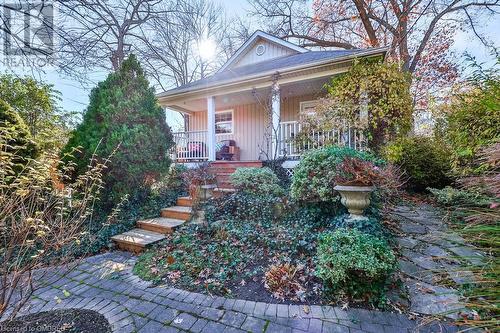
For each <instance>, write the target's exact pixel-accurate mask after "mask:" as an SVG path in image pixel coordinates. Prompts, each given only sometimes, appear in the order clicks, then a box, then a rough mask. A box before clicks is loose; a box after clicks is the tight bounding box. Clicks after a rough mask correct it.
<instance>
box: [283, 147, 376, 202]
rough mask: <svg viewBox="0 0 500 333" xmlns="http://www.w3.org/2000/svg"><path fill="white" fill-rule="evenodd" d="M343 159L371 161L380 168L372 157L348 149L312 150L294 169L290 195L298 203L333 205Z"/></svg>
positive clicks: (336, 197)
mask: <svg viewBox="0 0 500 333" xmlns="http://www.w3.org/2000/svg"><path fill="white" fill-rule="evenodd" d="M346 157H354V158H359V159H361V160H364V161H371V162H373V163H374V164H375V165H379V166H380V165H382V164H383V161H382V160H379V159H377V158H376V157H374V156H373V155H371V154H369V153H366V152H361V151H357V150H354V149H351V148H342V147H337V146H329V147H324V148H320V149H317V150H313V151H311V152H308V153H307V154H305V155H304V157H303V158H302V160H301V161H300V163H299V165H298V166H297V167H296V168H295V170H294V173H293V177H292V185H291V187H290V194H291V196H292V198H293V199H295V200H298V201H310V202H319V201H329V202H331V201H336V200H337V199H338V194H337V192H336V191H335V190H334V189H333V188H334V187H335V185H337V184H336V179H337V178H338V177H339V173H340V170H339V166H340V164H341V163H342V162H343V161H344V159H345V158H346Z"/></svg>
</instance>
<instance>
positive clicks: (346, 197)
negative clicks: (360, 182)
mask: <svg viewBox="0 0 500 333" xmlns="http://www.w3.org/2000/svg"><path fill="white" fill-rule="evenodd" d="M333 189H334V190H336V191H338V192H339V193H340V197H341V200H340V202H342V204H343V205H344V206H345V207H346V208H347V210H348V211H349V214H350V218H351V219H358V220H359V219H367V217H365V216H363V212H364V211H365V209H366V208H368V206H370V196H371V194H372V192H373V190H374V188H373V187H372V186H344V185H337V186H335V187H334V188H333Z"/></svg>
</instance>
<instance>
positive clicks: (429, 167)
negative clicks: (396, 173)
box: [383, 136, 451, 191]
mask: <svg viewBox="0 0 500 333" xmlns="http://www.w3.org/2000/svg"><path fill="white" fill-rule="evenodd" d="M383 155H384V157H385V158H386V159H387V161H389V162H391V163H394V164H396V165H398V166H399V167H401V169H402V170H403V172H404V173H405V174H406V176H407V177H408V178H409V183H408V187H409V188H410V189H411V190H414V191H425V189H426V188H428V187H433V188H443V187H444V186H446V185H448V184H450V183H451V178H450V176H449V172H450V168H451V164H450V151H449V149H448V148H447V147H446V145H445V144H443V143H442V142H441V141H439V140H435V139H433V138H432V137H425V136H414V137H407V138H402V139H399V140H397V141H395V142H393V143H390V144H388V145H387V146H386V147H385V148H384V151H383Z"/></svg>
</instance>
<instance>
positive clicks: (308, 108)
mask: <svg viewBox="0 0 500 333" xmlns="http://www.w3.org/2000/svg"><path fill="white" fill-rule="evenodd" d="M318 103H319V101H318V100H314V101H306V102H300V118H303V117H311V116H314V115H315V114H316V106H317V105H318Z"/></svg>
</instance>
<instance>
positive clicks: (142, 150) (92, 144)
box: [63, 55, 173, 203]
mask: <svg viewBox="0 0 500 333" xmlns="http://www.w3.org/2000/svg"><path fill="white" fill-rule="evenodd" d="M172 142H173V141H172V134H171V132H170V128H169V127H168V126H167V123H166V119H165V112H164V111H163V109H162V108H161V107H160V105H159V104H158V101H157V99H156V97H155V94H154V90H153V88H152V87H150V86H149V83H148V81H147V79H146V77H145V75H144V72H143V70H142V68H141V66H140V65H139V63H138V61H137V59H136V57H135V56H134V55H131V56H130V57H129V58H128V59H127V60H126V61H124V62H123V64H122V66H121V68H120V69H119V70H118V71H117V72H114V73H111V74H109V76H108V77H107V79H106V80H105V81H103V82H100V83H99V84H98V85H97V87H96V88H94V89H93V90H92V92H91V95H90V103H89V106H88V107H87V109H86V112H85V115H84V116H83V122H82V123H81V124H80V125H79V126H78V127H77V128H76V130H75V131H74V132H73V133H72V135H71V137H70V140H69V142H68V144H67V145H66V147H65V149H64V150H63V152H64V153H70V152H72V149H73V148H77V149H78V150H79V152H72V155H73V157H68V156H66V157H65V158H66V159H72V160H73V161H74V162H75V164H76V170H75V171H76V173H77V174H80V173H81V172H83V170H85V168H86V166H87V163H88V162H89V160H90V158H91V157H92V155H93V154H94V153H95V156H96V157H97V158H100V159H106V158H108V157H109V156H110V155H112V157H111V160H110V163H109V167H108V169H107V170H106V174H105V175H104V181H105V184H106V185H105V191H104V193H103V194H104V198H103V199H104V200H106V201H107V200H110V201H112V202H115V203H116V202H117V201H119V200H120V198H121V197H122V196H123V195H125V194H132V193H134V192H135V191H136V190H137V189H139V188H141V187H142V186H143V185H144V184H146V183H147V182H148V181H151V180H153V179H155V178H157V177H159V176H160V175H161V174H163V173H165V172H167V171H168V168H169V166H170V159H169V157H168V151H169V148H170V147H171V146H172Z"/></svg>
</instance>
